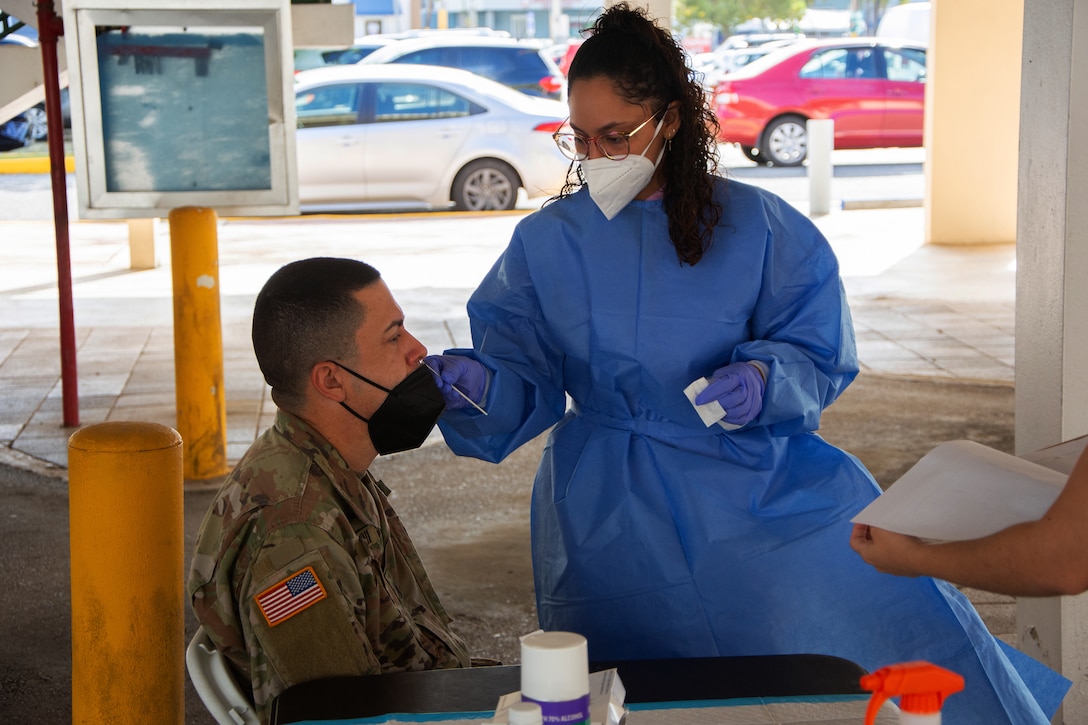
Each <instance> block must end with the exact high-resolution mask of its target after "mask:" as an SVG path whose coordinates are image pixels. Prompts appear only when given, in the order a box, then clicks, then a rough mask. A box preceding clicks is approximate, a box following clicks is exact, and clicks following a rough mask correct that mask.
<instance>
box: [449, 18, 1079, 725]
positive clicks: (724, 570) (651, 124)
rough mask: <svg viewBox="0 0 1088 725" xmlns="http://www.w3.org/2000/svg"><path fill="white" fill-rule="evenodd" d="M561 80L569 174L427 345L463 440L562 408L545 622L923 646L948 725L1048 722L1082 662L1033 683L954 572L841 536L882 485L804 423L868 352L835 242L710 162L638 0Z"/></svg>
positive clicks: (848, 646)
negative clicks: (873, 562)
mask: <svg viewBox="0 0 1088 725" xmlns="http://www.w3.org/2000/svg"><path fill="white" fill-rule="evenodd" d="M568 82H569V106H570V119H569V124H568V127H566V128H562V129H560V131H559V132H557V133H556V135H555V139H556V143H557V144H558V145H559V148H560V149H561V150H562V151H563V152H564V153H565V154H566V155H567V156H568V157H569V158H571V159H572V161H573V163H572V168H571V174H570V178H569V181H568V184H567V186H566V187H565V188H564V189H563V190H562V192H561V193H560V195H559V197H558V198H557V199H555V200H553V201H551V202H550V203H548V204H547V205H545V206H544V207H543V208H542V209H541V210H540V211H539V212H537V213H534V214H531V215H529V216H528V217H526V218H525V219H524V220H522V221H521V222H520V223H519V224H518V226H517V228H516V230H515V232H514V234H513V238H512V239H511V241H510V244H509V246H508V247H507V249H506V250H505V252H504V253H503V254H502V256H501V257H500V258H499V259H498V261H497V262H496V263H495V265H494V267H493V268H492V269H491V271H490V272H489V273H488V274H487V276H486V277H485V279H484V280H483V282H482V283H481V284H480V286H479V287H478V289H477V290H476V291H475V292H474V294H473V295H472V297H471V299H470V301H469V303H468V315H469V318H470V321H471V328H472V339H473V346H474V349H471V350H469V349H456V350H449V351H447V352H446V354H444V355H441V356H432V357H430V358H428V363H429V364H430V365H431V366H432V367H433V368H434V369H435V370H436V371H437V378H438V382H439V386H440V387H442V388H443V389H444V394H445V395H446V403H447V406H448V409H447V411H446V413H444V414H443V417H442V418H441V419H440V421H439V426H440V427H441V429H442V432H443V434H444V436H445V438H446V441H447V443H448V444H449V446H450V448H451V449H452V450H454V451H455V452H456V453H458V454H461V455H468V456H474V457H477V458H481V459H484V460H489V461H499V460H502V459H503V458H504V457H505V456H507V455H509V454H510V453H511V452H512V451H513V450H515V449H516V448H518V447H519V446H520V445H522V444H523V443H525V442H527V441H529V440H531V439H533V438H534V437H536V436H537V435H539V434H540V433H541V432H543V431H545V430H547V429H548V428H550V427H552V426H554V429H553V430H552V431H551V433H550V437H549V440H548V444H547V447H546V448H545V451H544V454H543V459H542V460H541V462H540V467H539V469H538V472H537V476H536V482H535V485H534V489H533V503H532V549H533V571H534V579H535V587H536V596H537V606H538V613H539V618H540V626H541V627H543V628H544V629H549V630H571V631H574V632H579V633H581V634H583V635H585V636H586V637H587V639H588V641H589V650H590V658H591V659H592V660H606V659H618V658H652V657H697V656H715V655H755V654H775V653H797V652H810V653H826V654H831V655H838V656H841V657H845V658H848V659H851V660H853V661H855V662H857V663H859V664H861V665H862V666H863V667H865V668H866V669H869V670H875V669H877V668H879V667H882V666H884V665H887V664H890V663H895V662H902V661H907V660H917V659H926V660H929V661H931V662H933V663H935V664H939V665H941V666H943V667H946V668H948V669H951V670H953V671H955V672H958V673H960V674H961V675H963V676H964V677H965V678H966V680H967V690H966V692H965V693H964V694H961V695H957V696H956V697H955V698H952V699H950V701H949V703H948V705H947V710H946V711H945V712H944V715H945V718H946V722H947V723H980V722H986V723H1016V724H1017V725H1023V724H1024V723H1039V724H1040V725H1042V724H1043V723H1047V722H1048V721H1049V715H1050V713H1051V712H1052V711H1053V709H1055V708H1056V707H1057V704H1058V701H1060V698H1061V696H1062V695H1064V692H1065V690H1066V689H1067V687H1068V681H1066V680H1064V679H1063V678H1061V677H1060V676H1058V675H1056V674H1055V673H1052V672H1051V671H1049V670H1044V672H1045V675H1046V677H1044V678H1043V683H1042V685H1043V686H1042V687H1041V688H1040V689H1039V690H1038V691H1037V692H1036V693H1035V694H1038V695H1039V696H1040V697H1041V698H1042V699H1041V700H1039V701H1037V699H1036V697H1035V696H1034V695H1033V690H1032V688H1029V687H1028V686H1026V685H1025V683H1024V681H1023V679H1022V678H1021V676H1020V673H1019V672H1018V669H1017V666H1015V665H1014V664H1013V663H1012V662H1011V661H1010V659H1009V657H1014V658H1015V657H1019V658H1025V659H1026V656H1025V655H1018V653H1012V654H1006V651H1005V650H1004V649H1002V646H1001V645H1000V644H999V643H998V641H997V640H995V639H994V638H993V637H992V636H991V635H990V634H989V633H988V632H987V631H986V629H985V626H984V625H983V623H982V621H981V620H980V619H979V617H978V615H977V614H976V612H975V611H974V609H973V608H972V606H971V604H970V602H968V601H967V600H966V599H965V598H964V597H963V596H962V595H961V594H959V592H957V591H956V590H955V588H954V587H952V586H950V585H948V584H945V583H943V582H937V581H934V580H931V579H904V578H900V577H893V576H887V575H884V574H880V573H879V572H877V571H876V570H874V569H872V568H871V567H869V566H867V565H866V564H865V563H864V562H863V561H862V560H861V559H860V558H859V557H858V556H856V555H855V554H854V552H852V551H851V550H850V548H849V547H848V546H847V544H846V541H847V538H848V532H849V531H850V518H851V517H852V516H853V515H854V514H855V513H856V512H857V511H858V510H860V509H861V508H862V507H863V506H865V505H866V504H867V503H868V502H869V501H871V500H872V499H873V498H874V497H875V496H876V495H877V494H878V493H879V488H878V487H877V485H876V483H875V482H874V481H873V479H872V477H871V476H870V475H869V473H868V472H867V471H866V470H865V469H864V467H863V466H862V465H861V464H860V463H859V462H858V461H857V460H856V459H855V458H854V457H852V456H851V455H849V454H847V453H845V452H843V451H842V450H839V449H838V448H835V447H833V446H831V445H829V444H828V443H826V442H825V441H824V440H822V439H821V438H820V437H819V436H818V435H817V434H816V433H815V432H814V431H816V429H817V428H818V427H819V424H820V415H821V411H823V409H824V408H826V407H827V406H828V405H830V404H831V403H832V402H834V400H835V399H836V398H837V397H838V395H839V394H840V393H841V392H842V391H843V389H844V388H846V386H847V385H848V384H849V383H850V382H851V381H852V380H853V379H854V377H855V376H856V375H857V372H858V366H857V360H856V356H855V347H854V334H853V327H852V323H851V319H850V313H849V310H848V308H847V303H846V299H845V296H844V292H843V287H842V284H841V282H840V279H839V273H838V264H837V261H836V259H835V256H834V254H833V253H832V251H831V249H830V247H829V245H828V243H827V241H826V240H825V239H824V237H823V236H822V235H821V234H820V232H819V231H818V230H817V229H816V228H815V226H814V225H813V224H811V223H810V222H809V220H808V219H807V218H806V217H805V216H804V215H802V214H801V213H799V212H798V211H796V210H795V209H793V208H792V207H791V206H790V205H789V204H787V203H786V202H785V201H783V200H782V199H780V198H778V197H776V196H774V195H772V194H770V193H768V192H765V191H762V190H760V189H758V188H755V187H752V186H747V185H745V184H741V183H739V182H735V181H727V180H725V179H723V178H721V177H719V176H716V175H715V174H714V173H713V171H714V170H715V169H716V168H717V163H716V162H717V138H716V135H717V124H716V119H715V116H714V114H713V112H712V111H711V110H710V109H709V108H708V106H707V103H706V96H705V92H704V90H703V88H702V86H701V85H700V83H699V82H698V80H697V79H696V78H695V76H694V74H693V73H692V71H690V70H689V69H688V67H687V66H686V65H685V62H684V51H683V49H682V48H681V47H680V46H679V45H678V44H677V43H676V41H675V40H674V39H673V37H672V35H671V34H670V33H669V32H668V31H667V30H665V29H662V28H659V27H657V26H656V25H655V24H654V23H653V22H651V21H650V20H649V19H648V18H647V16H646V14H645V12H644V11H642V10H641V9H636V8H633V7H630V6H628V5H627V4H625V3H621V4H618V5H614V6H612V7H610V8H608V9H607V10H605V11H604V13H603V14H602V15H601V16H600V18H599V19H598V20H597V22H596V24H595V25H594V27H593V28H592V29H591V30H590V37H588V39H587V40H586V41H585V43H584V44H583V45H582V46H581V48H579V50H578V53H577V55H576V56H575V57H574V60H573V62H572V64H571V68H570V74H569V77H568ZM454 386H455V387H456V388H457V390H459V391H460V392H463V393H465V394H467V396H468V397H469V398H471V399H472V400H473V402H475V403H477V404H479V405H480V406H482V408H483V409H484V410H485V411H486V414H484V413H483V412H481V411H479V410H477V409H476V408H475V407H474V406H472V405H470V404H469V403H468V402H466V401H465V400H463V399H462V398H461V396H460V394H459V393H457V392H455V391H454V390H453V387H454ZM568 396H569V398H570V406H569V409H568V404H567V398H568ZM696 406H698V408H697V407H696ZM1033 662H1034V661H1032V663H1033ZM1018 663H1019V664H1025V665H1027V664H1031V663H1028V662H1020V661H1019V660H1018Z"/></svg>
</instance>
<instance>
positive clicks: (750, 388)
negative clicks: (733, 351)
mask: <svg viewBox="0 0 1088 725" xmlns="http://www.w3.org/2000/svg"><path fill="white" fill-rule="evenodd" d="M766 385H767V384H766V383H765V382H764V380H763V373H762V372H760V370H759V368H757V367H756V366H755V365H754V364H752V363H748V362H738V363H731V364H729V365H726V366H725V367H720V368H718V369H717V370H715V371H714V374H713V375H711V376H710V385H708V386H707V387H706V390H704V391H703V392H701V393H699V394H698V395H697V396H695V404H696V405H702V404H703V403H709V402H710V401H712V400H717V401H718V404H719V405H721V406H722V407H723V408H725V416H724V417H723V418H722V420H724V421H725V422H726V423H732V424H733V425H744V424H745V423H747V422H749V421H751V420H753V419H754V418H755V417H756V416H757V415H759V411H761V410H762V409H763V389H764V388H765V387H766Z"/></svg>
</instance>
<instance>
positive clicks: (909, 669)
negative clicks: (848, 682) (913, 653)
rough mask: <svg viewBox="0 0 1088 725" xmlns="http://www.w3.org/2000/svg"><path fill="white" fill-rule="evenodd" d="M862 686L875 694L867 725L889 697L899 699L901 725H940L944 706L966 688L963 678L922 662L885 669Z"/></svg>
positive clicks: (869, 709)
mask: <svg viewBox="0 0 1088 725" xmlns="http://www.w3.org/2000/svg"><path fill="white" fill-rule="evenodd" d="M861 686H862V687H863V688H865V689H866V690H869V691H870V692H872V693H873V696H872V697H871V698H869V707H868V709H867V710H866V711H865V725H873V723H874V722H875V721H876V714H877V712H878V711H879V710H880V708H881V706H882V705H883V704H884V701H885V700H887V699H888V698H889V697H898V698H899V712H900V714H899V722H900V725H941V705H943V704H944V701H945V699H946V698H947V697H948V696H949V695H952V694H955V693H957V692H959V691H960V690H962V689H963V676H962V675H958V674H956V673H955V672H952V671H951V670H946V669H944V668H943V667H938V666H937V665H935V664H932V663H930V662H925V661H922V660H919V661H917V662H903V663H900V664H897V665H890V666H888V667H882V668H880V669H879V670H877V671H876V672H873V673H871V674H868V675H865V676H864V677H862V678H861Z"/></svg>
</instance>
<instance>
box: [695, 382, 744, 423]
mask: <svg viewBox="0 0 1088 725" xmlns="http://www.w3.org/2000/svg"><path fill="white" fill-rule="evenodd" d="M709 385H710V381H709V380H707V379H706V378H699V379H697V380H693V381H691V385H689V386H687V387H686V388H684V395H685V396H686V397H687V399H688V400H689V401H691V405H692V406H693V407H694V408H695V412H696V413H698V414H699V417H700V418H702V420H703V425H705V426H706V427H707V428H709V427H710V426H712V425H714V424H715V423H717V424H718V425H720V426H721V427H722V428H725V429H726V430H736V429H737V428H740V426H739V425H734V424H733V423H726V422H725V421H724V420H722V417H723V416H724V415H725V408H723V407H722V405H721V403H719V402H718V401H716V400H712V401H710V402H709V403H703V404H702V405H696V404H695V396H697V395H698V394H699V393H701V392H703V391H704V390H706V389H707V386H709Z"/></svg>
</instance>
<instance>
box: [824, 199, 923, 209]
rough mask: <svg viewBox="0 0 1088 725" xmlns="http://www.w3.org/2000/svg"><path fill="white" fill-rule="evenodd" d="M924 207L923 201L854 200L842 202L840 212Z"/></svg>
mask: <svg viewBox="0 0 1088 725" xmlns="http://www.w3.org/2000/svg"><path fill="white" fill-rule="evenodd" d="M920 206H925V200H923V199H854V200H852V201H851V200H847V199H843V200H842V210H843V211H851V210H855V209H913V208H916V207H920Z"/></svg>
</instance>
